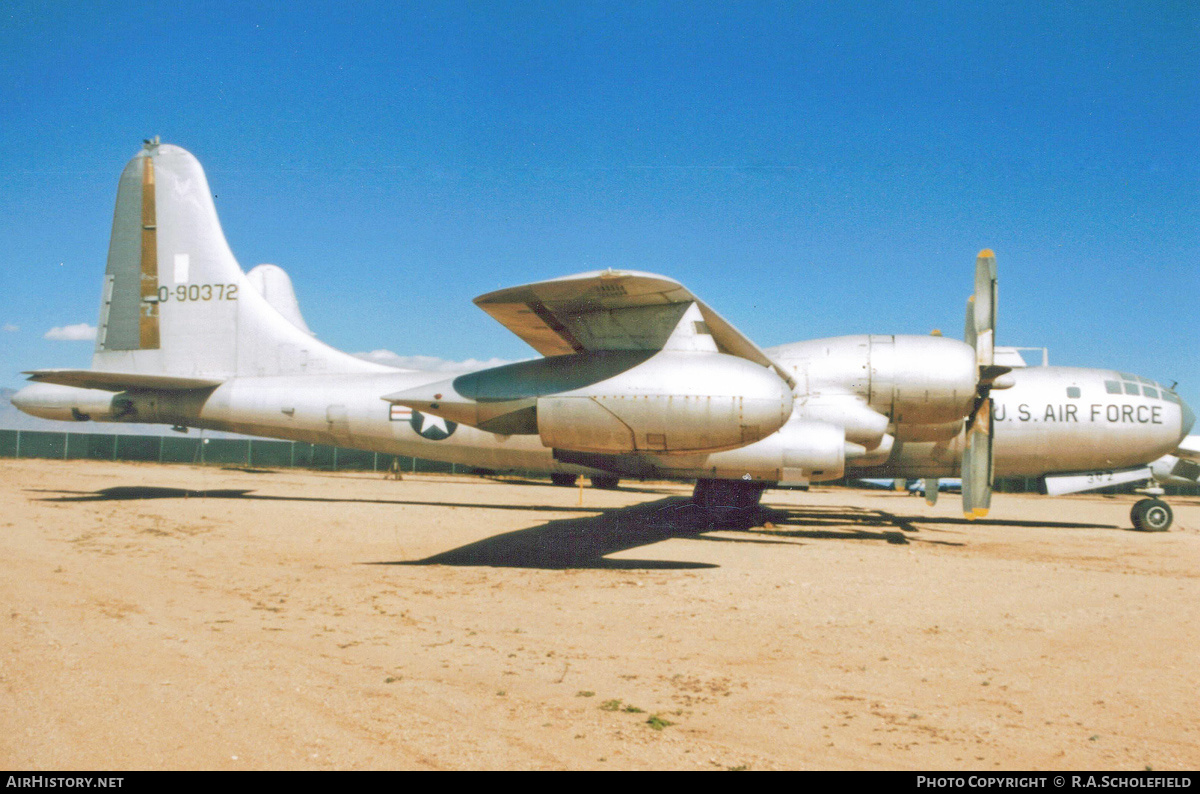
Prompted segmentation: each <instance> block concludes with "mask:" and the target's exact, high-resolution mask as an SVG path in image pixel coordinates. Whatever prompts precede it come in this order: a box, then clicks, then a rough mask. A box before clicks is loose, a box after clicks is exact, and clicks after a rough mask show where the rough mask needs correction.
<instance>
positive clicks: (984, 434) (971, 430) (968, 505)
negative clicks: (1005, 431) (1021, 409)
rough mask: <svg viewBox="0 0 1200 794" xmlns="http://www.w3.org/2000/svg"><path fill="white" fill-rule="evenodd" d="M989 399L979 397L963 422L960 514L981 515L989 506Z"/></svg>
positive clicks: (990, 504)
mask: <svg viewBox="0 0 1200 794" xmlns="http://www.w3.org/2000/svg"><path fill="white" fill-rule="evenodd" d="M993 429H994V424H993V416H992V398H990V397H985V398H983V399H982V400H980V403H979V408H978V409H976V411H975V413H974V415H973V416H972V417H971V420H970V421H969V422H968V424H967V438H966V444H965V445H964V447H963V459H962V500H963V515H965V516H966V517H967V518H968V519H969V520H972V521H973V520H975V519H976V518H982V517H984V516H986V515H987V514H988V510H989V509H990V508H991V506H992V438H993V433H992V431H993Z"/></svg>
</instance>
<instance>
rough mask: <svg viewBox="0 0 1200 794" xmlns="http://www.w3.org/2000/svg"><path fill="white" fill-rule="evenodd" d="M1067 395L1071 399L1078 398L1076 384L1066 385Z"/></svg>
mask: <svg viewBox="0 0 1200 794" xmlns="http://www.w3.org/2000/svg"><path fill="white" fill-rule="evenodd" d="M1067 396H1068V397H1071V398H1072V399H1078V398H1079V387H1078V386H1068V387H1067Z"/></svg>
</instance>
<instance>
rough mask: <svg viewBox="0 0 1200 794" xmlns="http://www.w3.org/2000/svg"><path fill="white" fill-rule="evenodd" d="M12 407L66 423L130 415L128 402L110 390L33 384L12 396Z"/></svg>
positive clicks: (114, 419) (104, 419) (107, 420)
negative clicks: (128, 413)
mask: <svg viewBox="0 0 1200 794" xmlns="http://www.w3.org/2000/svg"><path fill="white" fill-rule="evenodd" d="M12 403H13V405H15V406H17V407H18V408H20V409H21V410H22V411H24V412H25V413H27V414H31V415H33V416H40V417H41V418H43V419H57V420H60V421H66V422H71V421H74V422H86V421H88V420H89V419H90V420H94V421H97V422H113V421H116V420H118V419H120V418H121V417H122V416H124V415H125V414H126V413H127V412H128V407H127V401H126V400H123V399H121V398H118V397H117V395H116V394H114V393H113V392H111V391H102V390H100V389H82V388H79V387H77V386H61V385H59V384H57V383H32V384H30V385H28V386H26V387H25V388H23V389H21V390H20V391H19V392H17V393H16V394H14V395H13V397H12Z"/></svg>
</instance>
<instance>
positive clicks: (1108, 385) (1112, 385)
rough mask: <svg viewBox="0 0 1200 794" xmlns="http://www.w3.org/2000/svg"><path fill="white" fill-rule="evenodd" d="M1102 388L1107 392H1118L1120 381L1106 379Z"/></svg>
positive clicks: (1119, 391)
mask: <svg viewBox="0 0 1200 794" xmlns="http://www.w3.org/2000/svg"><path fill="white" fill-rule="evenodd" d="M1104 390H1105V391H1106V392H1108V393H1109V394H1120V393H1121V382H1120V381H1115V380H1106V381H1104Z"/></svg>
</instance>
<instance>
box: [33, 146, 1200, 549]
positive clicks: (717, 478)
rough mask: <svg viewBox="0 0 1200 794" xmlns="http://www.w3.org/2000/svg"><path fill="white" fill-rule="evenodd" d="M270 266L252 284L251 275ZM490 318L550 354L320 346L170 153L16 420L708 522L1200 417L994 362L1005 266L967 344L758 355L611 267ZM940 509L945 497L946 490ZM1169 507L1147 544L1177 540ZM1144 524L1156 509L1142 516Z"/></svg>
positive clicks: (1133, 456) (1100, 382)
mask: <svg viewBox="0 0 1200 794" xmlns="http://www.w3.org/2000/svg"><path fill="white" fill-rule="evenodd" d="M256 270H257V269H256ZM475 303H476V304H477V305H479V306H480V308H482V309H483V310H484V311H486V312H488V313H489V314H490V315H492V316H493V317H494V318H496V319H497V320H498V321H499V322H500V323H501V324H503V325H504V326H505V327H507V328H508V329H509V330H511V331H513V332H514V333H516V334H517V335H518V336H520V337H521V338H522V339H524V340H525V341H526V342H528V343H529V344H530V345H531V346H532V347H533V348H534V349H535V350H537V351H538V352H539V353H541V354H542V355H543V356H544V358H541V359H537V360H532V361H524V362H520V363H516V364H509V365H506V366H502V367H495V368H492V369H487V370H482V371H478V372H473V373H470V374H466V375H460V376H458V377H453V378H447V377H446V376H445V375H444V374H439V373H431V372H417V371H406V370H399V369H395V368H392V367H387V366H383V365H381V364H377V363H373V362H369V361H364V360H361V359H359V358H355V357H354V356H351V355H348V354H346V353H343V352H340V351H338V350H335V349H333V348H331V347H329V346H328V345H325V344H324V343H322V342H320V341H319V340H317V339H316V338H314V337H313V336H312V335H311V333H310V332H309V331H308V329H307V328H306V327H305V326H304V323H303V320H302V319H300V314H299V310H298V308H297V307H296V306H295V298H294V294H293V293H292V291H291V285H290V281H287V277H286V274H282V271H281V270H279V269H278V268H274V269H269V270H266V271H259V273H258V275H257V276H255V277H254V278H251V277H248V276H247V274H245V273H243V272H242V270H241V268H240V267H239V266H238V263H237V261H236V260H235V259H234V257H233V254H232V253H231V252H230V250H229V246H228V244H227V243H226V241H225V236H224V234H223V233H222V231H221V227H220V223H219V221H218V219H217V214H216V210H215V208H214V206H213V202H212V193H211V192H210V190H209V187H208V181H207V179H206V178H205V175H204V171H203V170H202V169H201V167H200V164H199V162H197V161H196V159H195V158H194V157H193V156H192V155H191V154H189V153H188V152H186V151H184V150H183V149H181V148H179V147H176V146H171V145H167V144H160V143H159V142H158V141H157V139H156V140H154V141H149V142H147V143H146V145H145V147H144V148H143V149H142V150H141V151H140V152H139V153H138V154H137V156H135V157H134V158H133V159H132V160H131V161H130V162H129V164H128V165H127V166H126V167H125V170H124V172H123V173H122V175H121V180H120V185H119V187H118V190H117V202H116V210H115V213H114V218H113V231H112V240H111V243H110V248H109V254H108V264H107V268H106V271H105V275H104V285H103V289H102V299H101V307H100V321H99V326H98V334H97V340H96V352H95V356H94V358H93V360H92V367H91V369H87V370H36V371H33V372H30V373H27V374H29V375H30V379H31V380H33V381H35V383H34V384H32V385H30V386H27V387H25V388H24V389H22V390H21V391H20V392H19V393H18V394H17V395H16V396H15V397H14V398H13V403H14V404H15V405H17V407H19V408H20V409H21V410H23V411H26V412H28V413H31V414H34V415H37V416H42V417H46V418H51V419H64V420H76V421H85V420H89V419H90V420H94V421H103V422H158V423H164V424H168V425H175V426H185V427H195V428H209V429H217V430H226V431H231V432H236V433H247V434H253V435H260V436H270V437H277V438H285V439H294V440H300V441H308V442H313V443H322V444H334V445H339V446H346V447H357V448H360V449H365V450H373V451H376V452H384V453H392V454H401V455H411V456H414V457H421V458H429V459H436V460H442V461H448V462H455V463H462V464H466V465H470V466H476V467H483V468H490V469H509V468H519V469H527V470H540V471H544V472H547V473H550V474H551V475H552V476H553V477H555V478H556V480H558V481H561V480H562V479H564V478H569V479H570V480H573V479H574V478H575V477H576V476H577V475H579V474H584V475H589V476H591V477H592V478H593V482H594V483H595V484H596V485H598V486H602V487H611V486H613V485H615V484H616V483H617V481H618V478H620V477H654V478H664V479H678V480H695V481H696V486H695V491H694V494H693V499H694V501H695V502H696V503H697V504H698V505H700V506H701V507H705V508H717V507H733V508H737V509H751V508H753V507H755V506H756V505H757V504H758V501H759V499H760V497H761V494H762V492H763V490H764V489H766V488H768V487H771V486H775V485H792V484H807V483H809V482H821V481H829V480H836V479H839V478H841V477H842V476H843V475H844V474H846V473H847V472H849V473H850V474H851V475H857V476H863V477H887V478H922V479H926V478H930V479H932V478H941V477H961V480H962V498H963V508H964V513H965V514H966V515H967V517H968V518H974V517H978V516H982V515H985V514H986V513H987V510H988V506H989V504H990V498H991V484H992V479H993V476H994V475H1001V476H1030V477H1041V476H1045V475H1056V474H1078V473H1089V472H1090V473H1094V474H1095V475H1096V476H1099V475H1100V473H1102V472H1110V473H1111V472H1113V471H1118V470H1126V469H1134V468H1144V467H1146V465H1147V464H1148V463H1149V462H1150V461H1154V460H1156V459H1158V458H1160V457H1161V456H1162V455H1164V454H1167V453H1169V452H1171V451H1172V450H1174V449H1176V447H1177V446H1178V445H1179V443H1180V440H1181V439H1182V438H1184V437H1185V436H1186V435H1187V433H1188V431H1189V430H1190V428H1191V426H1192V423H1193V416H1192V413H1191V411H1190V410H1189V409H1188V407H1187V406H1186V405H1185V404H1184V403H1183V401H1182V400H1181V399H1180V398H1179V397H1178V396H1177V395H1176V394H1175V393H1174V392H1173V391H1172V390H1171V389H1169V388H1166V387H1163V386H1160V385H1159V384H1157V383H1155V382H1153V381H1150V380H1147V379H1145V378H1139V377H1135V376H1133V375H1128V374H1125V373H1117V372H1113V371H1110V370H1100V369H1076V368H1066V367H1033V368H1025V369H1012V368H1011V367H1010V366H1009V365H1006V364H1004V363H998V362H997V360H996V358H995V355H994V352H995V351H994V344H993V343H994V335H995V317H996V270H995V259H994V257H993V255H992V253H991V251H983V252H981V253H980V255H979V257H978V259H977V262H976V274H975V293H974V295H973V296H972V298H971V299H970V300H969V301H968V305H967V323H966V341H965V342H961V341H958V340H955V339H948V338H944V337H941V336H901V335H870V336H868V335H860V336H843V337H837V338H831V339H816V340H811V341H806V342H796V343H793V344H787V345H782V346H780V347H776V348H772V349H768V350H763V349H761V348H759V347H758V345H756V344H755V343H754V342H753V341H751V340H750V339H748V338H747V337H746V336H744V335H743V334H742V333H741V332H739V331H738V330H737V329H736V328H734V327H733V325H731V324H730V323H729V322H728V321H726V320H725V319H724V318H723V317H721V316H720V315H719V314H717V313H716V311H714V310H713V309H712V308H711V307H710V306H708V305H707V304H706V303H704V302H703V301H701V300H700V299H699V298H697V297H696V296H695V295H693V294H692V293H691V292H690V291H688V289H687V288H685V287H684V286H683V285H682V284H680V283H679V282H677V281H674V280H672V279H669V278H666V277H664V276H658V275H653V274H650V273H641V272H636V271H624V270H621V271H617V270H606V271H599V272H593V273H583V274H580V275H574V276H567V277H564V278H558V279H553V280H550V281H542V282H538V283H533V284H526V285H524V286H519V287H513V288H510V289H504V290H500V291H498V292H492V293H489V294H487V295H483V296H481V297H479V298H476V299H475ZM933 493H936V491H933ZM1146 501H1148V502H1153V504H1154V507H1155V512H1154V515H1155V516H1158V517H1160V518H1161V515H1162V514H1163V511H1164V510H1165V514H1166V516H1167V518H1166V521H1165V522H1164V521H1162V520H1157V521H1153V522H1147V521H1144V520H1140V519H1139V518H1138V516H1136V515H1135V524H1136V525H1137V526H1139V528H1143V529H1147V528H1152V529H1166V528H1167V526H1169V524H1170V508H1169V507H1167V506H1166V504H1165V503H1164V502H1162V501H1161V500H1157V499H1155V500H1146ZM1142 512H1146V511H1142Z"/></svg>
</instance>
